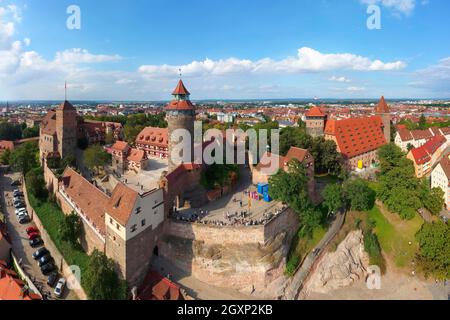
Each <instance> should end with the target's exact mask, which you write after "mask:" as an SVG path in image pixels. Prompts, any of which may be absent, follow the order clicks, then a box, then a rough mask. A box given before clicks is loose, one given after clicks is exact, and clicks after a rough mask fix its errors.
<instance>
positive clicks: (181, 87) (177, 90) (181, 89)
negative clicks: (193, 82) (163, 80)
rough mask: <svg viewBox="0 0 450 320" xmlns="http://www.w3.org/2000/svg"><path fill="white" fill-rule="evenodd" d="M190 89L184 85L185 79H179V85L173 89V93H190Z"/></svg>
mask: <svg viewBox="0 0 450 320" xmlns="http://www.w3.org/2000/svg"><path fill="white" fill-rule="evenodd" d="M189 94H190V93H189V91H188V90H187V89H186V87H185V86H184V83H183V80H180V81H178V84H177V87H176V88H175V90H173V92H172V95H189Z"/></svg>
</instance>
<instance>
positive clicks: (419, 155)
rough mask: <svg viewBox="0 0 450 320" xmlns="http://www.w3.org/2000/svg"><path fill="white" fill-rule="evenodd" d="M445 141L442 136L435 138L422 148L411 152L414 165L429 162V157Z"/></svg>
mask: <svg viewBox="0 0 450 320" xmlns="http://www.w3.org/2000/svg"><path fill="white" fill-rule="evenodd" d="M446 142H447V139H446V138H445V137H444V136H435V137H433V138H431V139H430V140H428V141H427V142H426V143H425V144H424V145H423V146H421V147H419V148H415V149H412V150H411V154H412V156H413V157H414V162H415V163H416V164H424V163H427V162H429V161H430V160H431V156H432V155H433V154H434V153H435V152H436V151H437V150H438V149H439V148H440V147H441V146H442V145H443V144H444V143H446Z"/></svg>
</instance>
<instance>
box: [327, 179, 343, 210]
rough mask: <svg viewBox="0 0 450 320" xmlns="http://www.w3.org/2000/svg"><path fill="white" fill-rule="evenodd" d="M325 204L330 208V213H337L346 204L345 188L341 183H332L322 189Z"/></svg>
mask: <svg viewBox="0 0 450 320" xmlns="http://www.w3.org/2000/svg"><path fill="white" fill-rule="evenodd" d="M322 196H323V200H324V201H323V205H324V206H325V207H327V208H328V213H331V212H334V213H336V212H337V211H338V210H339V209H341V208H343V207H344V205H345V199H344V194H343V189H342V186H341V185H340V184H337V183H330V184H328V185H327V186H326V187H325V189H324V190H323V191H322Z"/></svg>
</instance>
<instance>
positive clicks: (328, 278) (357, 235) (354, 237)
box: [303, 230, 369, 293]
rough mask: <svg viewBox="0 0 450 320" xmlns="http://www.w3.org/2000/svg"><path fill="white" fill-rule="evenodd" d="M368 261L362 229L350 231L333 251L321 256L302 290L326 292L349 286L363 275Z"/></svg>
mask: <svg viewBox="0 0 450 320" xmlns="http://www.w3.org/2000/svg"><path fill="white" fill-rule="evenodd" d="M368 261H369V259H368V256H367V254H366V252H365V251H364V242H363V233H362V231H361V230H357V231H352V232H351V233H349V234H348V236H347V237H346V238H345V240H344V241H343V242H342V243H341V244H339V246H338V248H337V250H336V251H335V252H328V253H326V254H325V255H324V256H323V257H322V259H321V260H320V262H319V263H318V265H317V267H316V268H315V270H314V271H313V272H312V273H311V275H310V278H309V280H308V281H307V283H306V284H305V287H304V290H303V291H304V292H318V293H328V292H330V291H332V290H335V289H338V288H342V287H347V286H350V285H352V284H353V283H354V282H355V281H358V280H360V279H362V278H363V277H364V276H365V272H366V269H367V266H368Z"/></svg>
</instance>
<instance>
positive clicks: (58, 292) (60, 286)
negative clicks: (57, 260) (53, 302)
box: [54, 278, 66, 298]
mask: <svg viewBox="0 0 450 320" xmlns="http://www.w3.org/2000/svg"><path fill="white" fill-rule="evenodd" d="M65 288H66V279H64V278H61V279H59V281H58V283H57V284H56V288H55V291H54V293H55V296H56V297H57V298H61V297H62V295H63V293H64V289H65Z"/></svg>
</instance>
